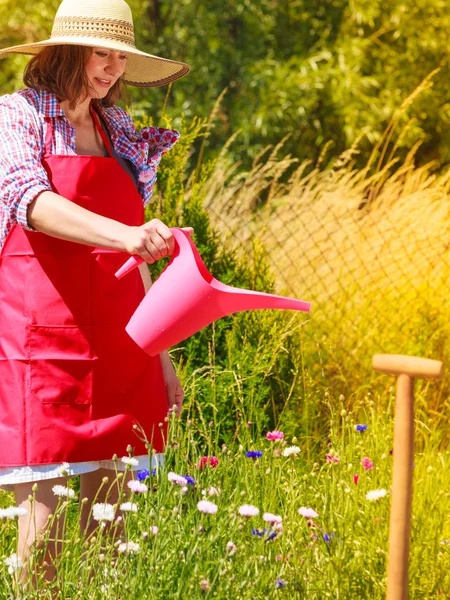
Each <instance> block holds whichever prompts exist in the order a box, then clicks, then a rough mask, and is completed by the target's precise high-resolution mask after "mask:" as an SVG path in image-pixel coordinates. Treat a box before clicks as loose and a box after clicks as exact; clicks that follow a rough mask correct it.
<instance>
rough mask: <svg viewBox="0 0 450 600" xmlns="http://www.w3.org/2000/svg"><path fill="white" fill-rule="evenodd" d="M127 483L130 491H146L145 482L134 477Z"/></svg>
mask: <svg viewBox="0 0 450 600" xmlns="http://www.w3.org/2000/svg"><path fill="white" fill-rule="evenodd" d="M127 485H128V487H129V488H130V490H131V491H132V492H135V493H144V492H148V487H147V486H146V485H145V483H141V482H140V481H136V480H135V479H132V480H131V481H129V482H128V483H127Z"/></svg>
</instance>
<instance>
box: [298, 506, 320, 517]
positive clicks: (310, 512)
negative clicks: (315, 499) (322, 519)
mask: <svg viewBox="0 0 450 600" xmlns="http://www.w3.org/2000/svg"><path fill="white" fill-rule="evenodd" d="M298 514H299V515H302V517H305V518H306V519H315V518H316V517H318V516H319V513H316V511H315V510H314V509H312V508H306V506H302V507H301V508H299V509H298Z"/></svg>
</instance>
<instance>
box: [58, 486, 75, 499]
mask: <svg viewBox="0 0 450 600" xmlns="http://www.w3.org/2000/svg"><path fill="white" fill-rule="evenodd" d="M52 490H53V493H54V494H55V496H66V498H75V491H74V490H71V489H70V488H68V487H65V486H64V485H54V486H53V487H52Z"/></svg>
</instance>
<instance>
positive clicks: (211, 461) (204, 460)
mask: <svg viewBox="0 0 450 600" xmlns="http://www.w3.org/2000/svg"><path fill="white" fill-rule="evenodd" d="M218 464H219V459H218V458H216V457H215V456H202V457H201V459H200V460H199V461H198V463H197V465H196V467H197V469H203V467H207V466H208V465H209V466H210V467H211V468H213V469H214V468H215V467H217V465H218Z"/></svg>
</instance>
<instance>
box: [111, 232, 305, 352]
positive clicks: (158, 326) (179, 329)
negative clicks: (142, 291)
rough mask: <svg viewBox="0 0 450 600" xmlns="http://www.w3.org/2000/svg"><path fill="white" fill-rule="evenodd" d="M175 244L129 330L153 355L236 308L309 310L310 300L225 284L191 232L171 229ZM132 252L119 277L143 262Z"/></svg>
mask: <svg viewBox="0 0 450 600" xmlns="http://www.w3.org/2000/svg"><path fill="white" fill-rule="evenodd" d="M171 231H172V233H173V236H174V238H175V242H176V247H175V252H174V253H173V255H172V258H171V260H170V262H169V263H168V265H167V267H166V268H165V269H164V271H163V272H162V273H161V275H160V276H159V277H158V279H157V280H156V281H155V283H154V284H153V285H152V287H151V288H150V290H149V291H148V293H147V294H146V296H145V297H144V299H143V300H142V302H141V303H140V305H139V306H138V308H137V309H136V311H135V313H134V315H133V316H132V317H131V319H130V321H129V323H128V325H127V327H126V331H127V332H128V334H129V335H130V337H131V338H132V339H133V340H134V341H135V342H136V344H137V345H138V346H140V347H141V348H142V349H143V350H144V351H145V352H147V354H149V355H150V356H155V355H156V354H159V353H160V352H162V351H163V350H167V349H168V348H170V347H171V346H173V345H175V344H177V343H178V342H181V341H182V340H185V339H186V338H188V337H189V336H191V335H192V334H194V333H197V331H200V329H203V327H206V326H207V325H209V324H210V323H212V322H213V321H216V320H217V319H220V318H221V317H225V316H227V315H230V314H232V313H235V312H240V311H243V310H252V309H258V308H281V309H289V310H301V311H304V312H309V310H310V303H309V302H303V301H302V300H295V299H293V298H285V297H283V296H274V295H273V294H264V293H262V292H253V291H250V290H243V289H239V288H234V287H231V286H229V285H224V284H223V283H220V281H217V279H215V278H214V277H213V276H212V275H211V273H209V271H208V270H207V268H206V267H205V264H204V263H203V261H202V259H201V257H200V254H199V253H198V250H197V248H196V247H195V245H194V242H193V241H192V240H191V238H190V235H189V233H187V232H185V231H183V230H181V229H176V228H174V229H172V230H171ZM142 262H144V261H143V259H141V258H140V257H137V256H132V257H131V258H130V259H129V260H128V261H127V262H126V263H125V264H124V265H123V266H122V267H121V268H120V269H119V270H118V271H117V273H116V277H117V278H118V279H120V278H121V277H123V276H124V275H126V274H127V273H129V272H130V271H131V270H132V269H134V268H135V267H137V266H138V265H139V264H141V263H142Z"/></svg>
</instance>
